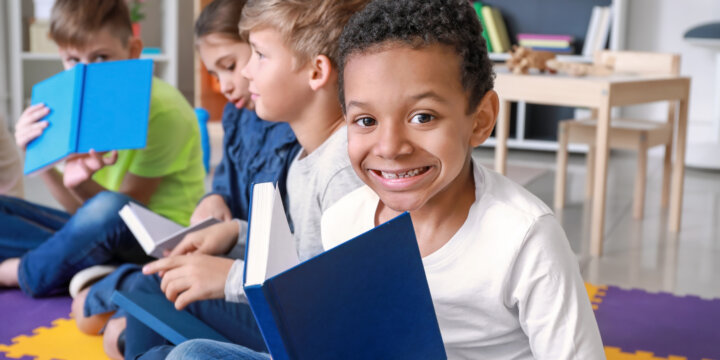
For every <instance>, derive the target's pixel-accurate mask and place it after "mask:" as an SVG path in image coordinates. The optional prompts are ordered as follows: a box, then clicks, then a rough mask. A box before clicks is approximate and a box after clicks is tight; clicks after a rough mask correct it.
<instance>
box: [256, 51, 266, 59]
mask: <svg viewBox="0 0 720 360" xmlns="http://www.w3.org/2000/svg"><path fill="white" fill-rule="evenodd" d="M255 54H257V56H258V59H264V58H265V55H264V54H263V53H261V52H259V51H257V50H255Z"/></svg>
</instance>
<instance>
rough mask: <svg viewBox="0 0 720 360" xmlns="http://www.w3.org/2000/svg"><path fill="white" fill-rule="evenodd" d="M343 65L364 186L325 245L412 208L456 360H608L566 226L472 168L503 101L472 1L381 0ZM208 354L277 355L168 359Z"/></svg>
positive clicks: (207, 344) (353, 147) (336, 209)
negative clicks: (474, 154)
mask: <svg viewBox="0 0 720 360" xmlns="http://www.w3.org/2000/svg"><path fill="white" fill-rule="evenodd" d="M338 66H339V83H340V99H341V104H342V105H343V110H344V112H345V117H346V123H347V124H348V153H349V156H350V161H351V163H352V166H353V168H354V170H355V172H356V173H357V174H358V176H359V177H360V178H361V179H362V180H363V182H364V183H365V184H366V185H367V186H365V187H361V188H359V189H357V190H355V191H353V192H351V193H350V194H348V195H346V196H345V197H343V198H342V199H340V200H339V201H338V202H336V203H335V204H334V205H333V206H332V207H331V208H329V209H328V210H327V211H326V212H325V213H324V214H323V219H322V239H323V247H324V248H325V249H329V248H332V247H334V246H336V245H338V244H340V243H342V242H344V241H346V240H348V239H351V238H353V237H355V236H356V235H358V234H360V233H362V232H364V231H367V230H369V229H371V228H372V227H374V226H376V225H379V224H381V223H383V222H385V221H388V220H390V219H392V218H394V217H395V216H397V215H398V214H400V213H402V212H405V211H408V212H409V213H410V216H411V218H412V221H413V224H414V227H415V235H416V237H417V242H418V246H419V249H420V253H421V256H422V258H423V259H422V260H423V265H424V268H425V273H426V276H427V280H428V285H429V286H430V292H431V295H432V298H433V304H434V307H435V312H436V316H437V319H438V323H439V325H440V331H441V334H442V338H443V343H444V345H445V350H446V352H447V356H448V358H449V359H603V358H604V353H603V348H602V342H601V340H600V334H599V331H598V328H597V324H596V322H595V318H594V316H593V313H592V309H591V306H590V302H589V299H588V296H587V292H586V291H585V288H584V285H583V282H582V279H581V277H580V272H579V268H578V264H577V260H576V258H575V256H574V254H573V253H572V251H571V249H570V247H569V244H568V241H567V238H566V236H565V233H564V231H563V229H562V227H561V226H560V224H559V223H558V222H557V220H556V219H555V218H554V216H553V214H552V212H551V211H550V209H549V208H548V207H547V206H546V205H545V204H544V203H542V202H541V201H540V200H539V199H537V198H536V197H534V196H533V195H532V194H530V193H529V192H527V191H526V190H525V189H523V188H522V187H521V186H519V185H517V184H515V183H513V182H512V181H510V180H508V179H507V178H505V177H503V176H501V175H499V174H497V173H495V172H493V171H490V170H488V169H485V168H483V167H482V166H480V165H479V164H477V163H476V162H475V161H473V160H472V156H471V155H472V149H473V148H474V147H476V146H478V145H480V144H481V143H482V142H484V141H485V140H486V139H487V138H488V136H489V135H490V133H491V131H492V128H493V127H494V124H495V118H496V116H497V113H498V107H499V105H498V97H497V94H496V93H495V92H494V91H493V90H492V89H493V72H492V67H491V64H490V61H489V59H488V56H487V48H486V47H485V44H484V42H483V39H482V36H481V27H480V24H479V23H478V20H477V17H476V15H475V13H474V11H473V9H472V7H471V5H470V4H469V3H468V2H467V1H465V0H453V1H446V0H391V1H387V0H375V1H372V2H371V3H370V4H369V5H368V6H367V7H365V9H364V10H362V11H360V12H358V13H356V14H355V15H354V16H353V17H352V18H351V20H350V21H349V23H348V24H347V26H346V27H345V29H344V30H343V34H342V36H341V40H340V51H339V62H338ZM377 251H383V249H381V248H378V249H377ZM328 316H332V314H328ZM207 354H212V357H213V358H216V359H230V358H232V359H268V358H269V356H268V355H267V354H263V353H258V352H255V351H251V350H249V349H246V348H242V347H238V346H233V345H229V344H221V343H217V342H212V341H207V340H193V341H189V342H185V343H183V344H181V345H180V346H178V347H177V348H176V349H174V350H173V351H172V352H171V353H170V355H169V356H168V359H173V360H175V359H200V358H205V357H206V356H207ZM319 355H325V354H319Z"/></svg>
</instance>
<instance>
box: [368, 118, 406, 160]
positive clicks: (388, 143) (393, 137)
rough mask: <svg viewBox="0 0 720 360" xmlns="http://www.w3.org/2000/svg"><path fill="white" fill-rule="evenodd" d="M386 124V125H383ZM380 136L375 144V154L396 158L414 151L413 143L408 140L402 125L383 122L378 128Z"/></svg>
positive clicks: (386, 157)
mask: <svg viewBox="0 0 720 360" xmlns="http://www.w3.org/2000/svg"><path fill="white" fill-rule="evenodd" d="M383 125H385V126H383ZM378 131H379V132H380V136H379V139H378V142H377V143H376V146H375V155H377V156H379V157H382V158H384V159H396V158H398V157H400V156H403V155H408V154H410V153H412V149H413V148H412V145H411V144H410V142H409V141H408V138H407V134H406V132H405V129H404V128H403V127H402V126H395V125H391V124H387V122H386V123H385V124H381V125H380V127H379V128H378Z"/></svg>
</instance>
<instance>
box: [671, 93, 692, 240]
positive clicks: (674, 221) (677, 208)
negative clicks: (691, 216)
mask: <svg viewBox="0 0 720 360" xmlns="http://www.w3.org/2000/svg"><path fill="white" fill-rule="evenodd" d="M678 111H679V113H678V124H677V137H676V138H675V146H676V147H675V160H674V161H673V170H672V186H671V188H670V221H669V223H668V230H670V232H673V233H675V232H678V231H680V221H681V215H682V200H683V182H684V180H685V145H686V140H687V139H686V137H687V117H688V98H687V97H685V98H684V99H681V100H680V108H679V109H678Z"/></svg>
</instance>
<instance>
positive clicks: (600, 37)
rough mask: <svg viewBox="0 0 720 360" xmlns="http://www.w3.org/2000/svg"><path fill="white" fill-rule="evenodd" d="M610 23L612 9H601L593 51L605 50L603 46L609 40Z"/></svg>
mask: <svg viewBox="0 0 720 360" xmlns="http://www.w3.org/2000/svg"><path fill="white" fill-rule="evenodd" d="M611 23H612V8H610V7H609V6H606V7H603V8H602V16H601V17H600V24H599V25H598V32H597V37H596V38H595V40H596V42H595V46H594V50H595V51H600V50H604V49H605V45H606V44H607V42H608V39H609V38H610V24H611Z"/></svg>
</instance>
